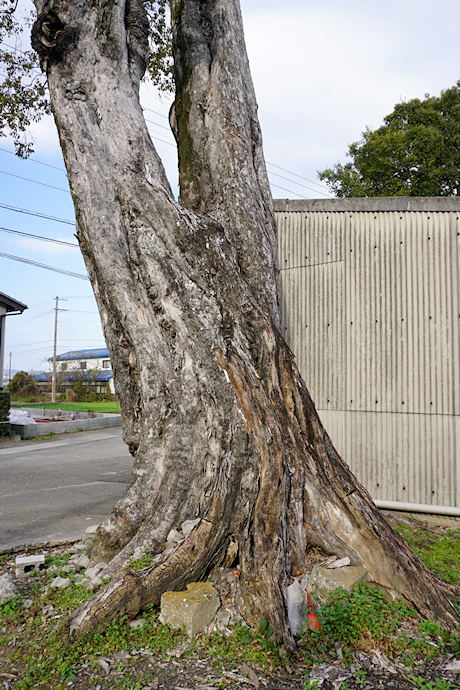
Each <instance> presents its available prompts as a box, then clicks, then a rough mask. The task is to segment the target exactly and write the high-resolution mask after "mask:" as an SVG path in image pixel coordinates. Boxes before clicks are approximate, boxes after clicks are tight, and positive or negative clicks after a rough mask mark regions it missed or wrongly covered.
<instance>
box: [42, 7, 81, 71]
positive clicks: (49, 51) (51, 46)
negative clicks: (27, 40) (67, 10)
mask: <svg viewBox="0 0 460 690" xmlns="http://www.w3.org/2000/svg"><path fill="white" fill-rule="evenodd" d="M76 37H77V32H76V30H75V29H74V28H72V27H69V26H66V25H65V24H63V22H62V21H61V20H60V19H59V17H58V16H57V15H56V14H55V13H54V12H47V13H45V14H41V15H40V16H39V17H38V18H37V20H36V22H35V23H34V25H33V27H32V33H31V43H32V48H33V49H34V50H35V51H36V52H37V53H38V56H39V58H40V63H41V66H42V69H46V66H47V64H49V62H50V61H52V62H59V61H60V60H62V58H63V56H64V54H65V53H66V52H68V51H69V50H70V49H71V48H72V47H73V46H74V45H75V43H76Z"/></svg>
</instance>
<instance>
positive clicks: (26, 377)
mask: <svg viewBox="0 0 460 690" xmlns="http://www.w3.org/2000/svg"><path fill="white" fill-rule="evenodd" d="M33 383H35V381H34V379H33V378H32V376H30V374H28V373H27V372H26V371H18V372H17V373H16V374H15V375H14V376H13V378H12V379H11V381H10V382H9V383H8V390H9V391H10V393H13V394H15V393H19V391H20V390H21V389H22V388H25V387H26V386H29V385H30V384H33Z"/></svg>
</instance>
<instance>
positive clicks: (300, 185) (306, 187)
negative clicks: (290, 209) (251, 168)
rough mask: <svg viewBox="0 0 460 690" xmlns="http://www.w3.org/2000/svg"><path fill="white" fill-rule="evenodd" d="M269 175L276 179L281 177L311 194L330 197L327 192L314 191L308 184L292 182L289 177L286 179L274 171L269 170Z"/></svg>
mask: <svg viewBox="0 0 460 690" xmlns="http://www.w3.org/2000/svg"><path fill="white" fill-rule="evenodd" d="M267 172H268V174H269V175H275V176H276V177H280V178H281V179H282V180H286V181H287V182H292V184H297V185H299V187H305V189H309V190H310V191H311V192H315V194H322V195H323V196H328V195H327V194H325V192H321V191H319V189H313V187H308V185H306V184H302V182H296V181H295V180H290V179H289V177H284V175H279V174H278V173H276V172H273V170H267Z"/></svg>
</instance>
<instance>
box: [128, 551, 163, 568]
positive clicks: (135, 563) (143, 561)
mask: <svg viewBox="0 0 460 690" xmlns="http://www.w3.org/2000/svg"><path fill="white" fill-rule="evenodd" d="M156 562H157V561H154V560H153V558H152V556H151V554H149V553H146V554H144V556H141V557H140V558H136V559H133V560H132V561H129V563H128V564H127V566H126V568H127V570H131V571H133V572H136V571H137V570H143V568H149V567H150V566H153V565H155V564H156Z"/></svg>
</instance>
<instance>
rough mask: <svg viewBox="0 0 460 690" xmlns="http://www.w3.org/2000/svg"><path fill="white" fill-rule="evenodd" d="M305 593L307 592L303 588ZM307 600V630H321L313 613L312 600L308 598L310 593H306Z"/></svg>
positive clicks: (313, 605)
mask: <svg viewBox="0 0 460 690" xmlns="http://www.w3.org/2000/svg"><path fill="white" fill-rule="evenodd" d="M305 591H306V592H307V589H306V588H305ZM307 599H308V607H309V609H310V612H309V613H308V614H307V620H308V629H309V630H315V629H316V630H321V629H322V628H321V625H320V622H319V620H318V616H317V615H316V614H315V613H314V611H315V604H314V601H313V599H312V598H311V596H310V593H309V592H307Z"/></svg>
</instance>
